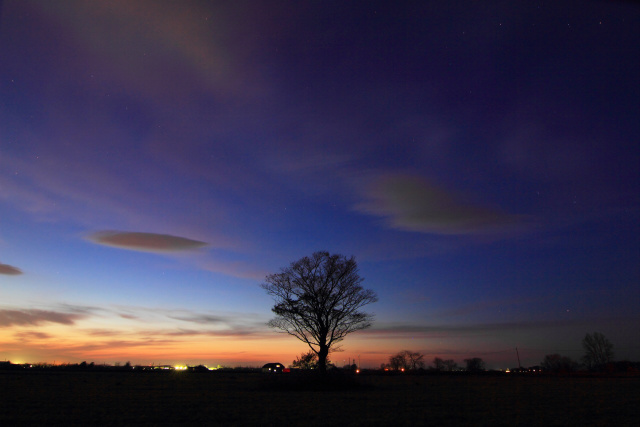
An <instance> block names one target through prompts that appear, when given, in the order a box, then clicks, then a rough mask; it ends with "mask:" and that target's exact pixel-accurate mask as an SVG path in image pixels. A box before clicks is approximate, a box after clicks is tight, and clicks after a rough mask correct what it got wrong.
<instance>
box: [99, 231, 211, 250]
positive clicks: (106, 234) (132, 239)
mask: <svg viewBox="0 0 640 427" xmlns="http://www.w3.org/2000/svg"><path fill="white" fill-rule="evenodd" d="M88 239H89V240H90V241H92V242H94V243H98V244H100V245H105V246H113V247H116V248H121V249H129V250H134V251H145V252H177V251H184V250H189V249H197V248H201V247H203V246H206V245H207V244H206V243H205V242H200V241H198V240H191V239H187V238H185V237H179V236H171V235H169V234H156V233H140V232H127V231H100V232H97V233H94V234H92V235H90V236H88Z"/></svg>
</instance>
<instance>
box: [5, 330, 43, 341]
mask: <svg viewBox="0 0 640 427" xmlns="http://www.w3.org/2000/svg"><path fill="white" fill-rule="evenodd" d="M14 336H15V337H16V338H17V339H19V340H20V341H31V340H33V339H36V340H45V339H48V338H51V335H49V334H45V333H44V332H36V331H22V332H17V333H15V334H14Z"/></svg>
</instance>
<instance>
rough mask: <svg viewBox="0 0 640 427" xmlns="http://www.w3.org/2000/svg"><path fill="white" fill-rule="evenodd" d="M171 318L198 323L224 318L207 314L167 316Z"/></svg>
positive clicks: (221, 320)
mask: <svg viewBox="0 0 640 427" xmlns="http://www.w3.org/2000/svg"><path fill="white" fill-rule="evenodd" d="M169 317H170V318H172V319H176V320H183V321H185V322H194V323H199V324H209V323H222V322H225V319H223V318H221V317H218V316H211V315H208V314H194V315H192V316H169Z"/></svg>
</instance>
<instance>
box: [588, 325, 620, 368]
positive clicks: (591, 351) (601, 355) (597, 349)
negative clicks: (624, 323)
mask: <svg viewBox="0 0 640 427" xmlns="http://www.w3.org/2000/svg"><path fill="white" fill-rule="evenodd" d="M582 348H583V349H584V356H583V357H582V361H583V363H584V364H585V365H586V366H587V368H589V369H593V368H595V367H596V366H599V365H604V364H605V363H609V362H611V361H613V344H611V342H610V341H609V340H608V339H607V338H606V337H605V336H604V335H602V334H601V333H599V332H594V333H593V335H591V334H587V335H586V336H585V337H584V338H583V339H582Z"/></svg>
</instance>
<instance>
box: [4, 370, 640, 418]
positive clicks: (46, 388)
mask: <svg viewBox="0 0 640 427" xmlns="http://www.w3.org/2000/svg"><path fill="white" fill-rule="evenodd" d="M335 388H336V389H334V390H314V389H313V387H310V386H309V384H308V380H307V379H305V378H301V377H297V378H296V376H295V375H293V376H292V375H288V374H281V375H273V376H269V375H262V374H251V373H238V374H235V373H217V372H211V373H189V372H171V373H135V372H45V371H41V372H36V371H6V372H2V371H0V424H2V425H16V424H21V425H24V424H39V425H53V424H63V425H74V424H75V425H78V424H82V425H87V424H100V425H104V424H107V425H109V424H113V425H116V424H117V425H127V424H148V425H159V424H177V425H185V424H187V425H188V424H199V425H201V424H206V425H261V426H267V425H274V426H275V425H278V426H287V427H290V426H295V425H305V426H314V425H322V426H333V425H341V426H350V425H353V426H376V425H393V426H402V425H406V426H409V425H411V426H414V425H438V426H442V425H544V426H550V425H573V426H576V425H579V426H587V425H601V426H625V425H627V426H631V425H633V426H635V425H637V422H638V420H639V419H640V377H637V376H636V377H623V378H608V377H598V378H580V377H542V376H540V377H536V376H532V377H527V376H513V377H510V376H466V375H454V376H445V375H443V376H431V375H423V376H375V375H372V376H361V377H357V378H356V379H355V380H354V381H351V380H347V381H342V383H341V385H340V386H339V387H335Z"/></svg>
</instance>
